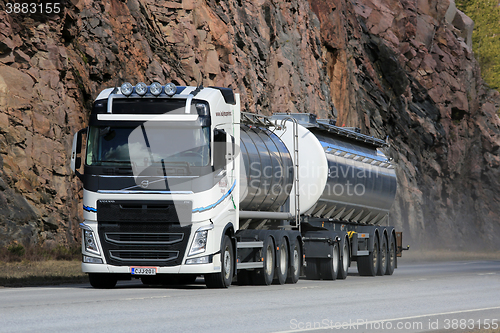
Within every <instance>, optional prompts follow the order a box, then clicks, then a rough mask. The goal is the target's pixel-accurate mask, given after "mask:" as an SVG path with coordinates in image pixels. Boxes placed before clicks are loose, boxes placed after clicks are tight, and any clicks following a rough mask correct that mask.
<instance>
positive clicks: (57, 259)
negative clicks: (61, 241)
mask: <svg viewBox="0 0 500 333" xmlns="http://www.w3.org/2000/svg"><path fill="white" fill-rule="evenodd" d="M87 280H88V279H87V276H86V274H84V273H82V271H81V252H80V246H75V245H73V246H63V245H57V246H55V247H53V248H47V247H43V246H37V245H23V244H21V243H19V242H12V243H11V244H9V245H8V246H5V247H2V248H0V286H5V287H16V286H30V285H47V284H61V283H75V282H86V281H87Z"/></svg>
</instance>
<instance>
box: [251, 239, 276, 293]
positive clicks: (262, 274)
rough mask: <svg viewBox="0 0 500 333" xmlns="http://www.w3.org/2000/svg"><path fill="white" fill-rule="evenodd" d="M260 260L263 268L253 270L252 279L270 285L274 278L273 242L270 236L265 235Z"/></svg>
mask: <svg viewBox="0 0 500 333" xmlns="http://www.w3.org/2000/svg"><path fill="white" fill-rule="evenodd" d="M261 252H262V254H261V255H262V256H261V258H262V262H263V263H264V268H260V269H256V270H255V279H254V281H255V282H256V283H257V284H261V285H266V286H268V285H270V284H271V283H272V282H273V278H274V266H275V262H274V259H275V257H276V256H275V251H274V242H273V239H272V238H271V236H269V237H267V239H266V240H265V241H264V246H262V251H261Z"/></svg>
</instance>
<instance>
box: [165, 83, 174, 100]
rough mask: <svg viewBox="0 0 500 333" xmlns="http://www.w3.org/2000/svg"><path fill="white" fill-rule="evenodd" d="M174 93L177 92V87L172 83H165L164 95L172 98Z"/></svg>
mask: <svg viewBox="0 0 500 333" xmlns="http://www.w3.org/2000/svg"><path fill="white" fill-rule="evenodd" d="M176 92H177V87H176V86H175V84H173V83H172V82H170V83H167V84H166V85H165V94H167V95H168V96H170V97H172V96H174V95H175V93H176Z"/></svg>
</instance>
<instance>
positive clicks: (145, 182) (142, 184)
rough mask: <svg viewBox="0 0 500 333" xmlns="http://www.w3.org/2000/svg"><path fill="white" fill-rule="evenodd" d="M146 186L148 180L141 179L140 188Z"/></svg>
mask: <svg viewBox="0 0 500 333" xmlns="http://www.w3.org/2000/svg"><path fill="white" fill-rule="evenodd" d="M148 186H149V180H143V181H142V182H141V187H142V188H148Z"/></svg>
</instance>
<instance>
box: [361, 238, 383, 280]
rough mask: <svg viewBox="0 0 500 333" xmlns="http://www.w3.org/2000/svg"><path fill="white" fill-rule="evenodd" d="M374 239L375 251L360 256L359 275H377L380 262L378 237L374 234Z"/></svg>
mask: <svg viewBox="0 0 500 333" xmlns="http://www.w3.org/2000/svg"><path fill="white" fill-rule="evenodd" d="M373 239H374V240H373V243H374V244H373V251H372V252H371V253H370V254H369V255H367V256H362V257H358V272H359V275H362V276H375V275H376V274H377V271H378V264H379V260H378V259H379V255H378V254H379V248H378V238H377V236H376V235H373Z"/></svg>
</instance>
